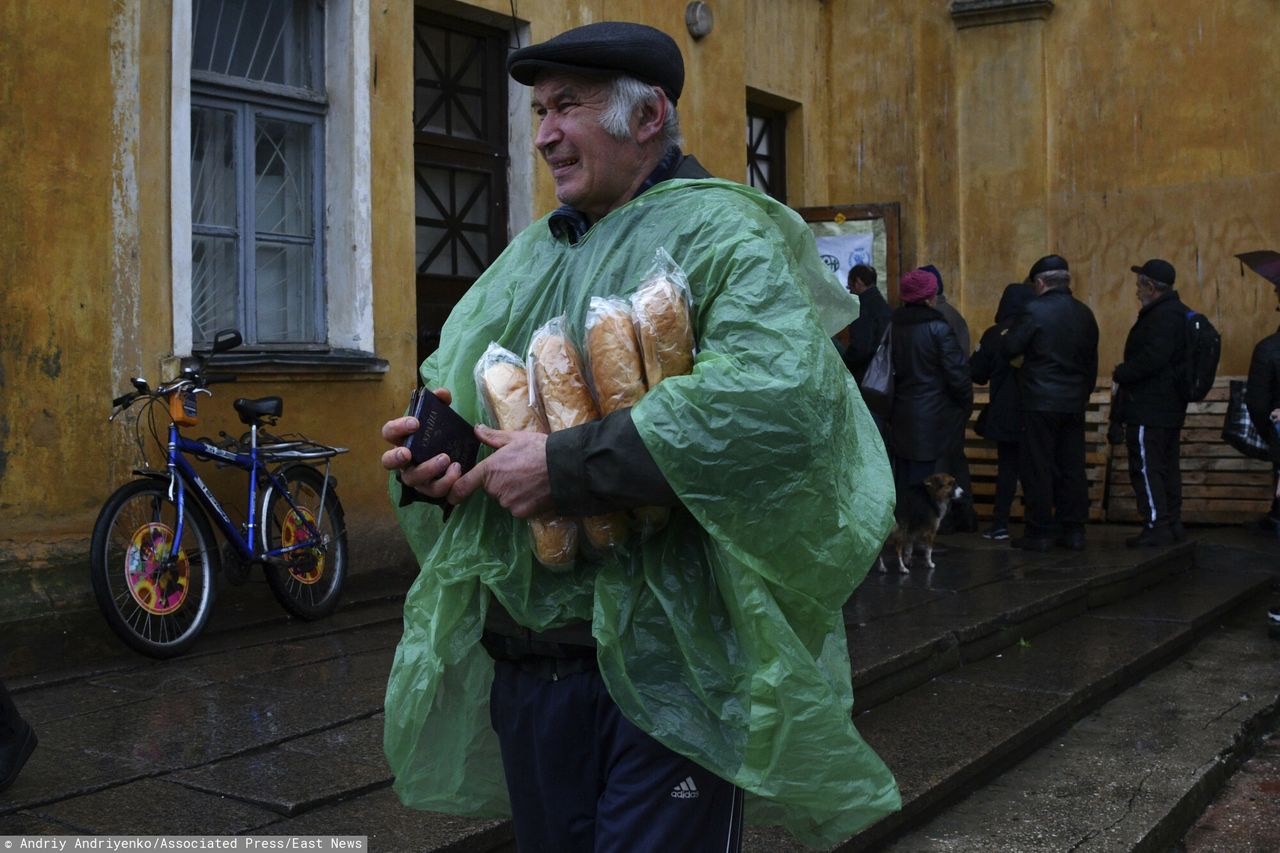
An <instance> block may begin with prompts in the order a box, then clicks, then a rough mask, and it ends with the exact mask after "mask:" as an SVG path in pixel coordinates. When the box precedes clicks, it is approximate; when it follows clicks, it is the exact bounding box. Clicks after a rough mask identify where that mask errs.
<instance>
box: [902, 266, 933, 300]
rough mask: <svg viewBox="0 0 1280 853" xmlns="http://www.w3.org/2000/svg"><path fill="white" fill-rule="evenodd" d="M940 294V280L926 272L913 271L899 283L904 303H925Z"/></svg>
mask: <svg viewBox="0 0 1280 853" xmlns="http://www.w3.org/2000/svg"><path fill="white" fill-rule="evenodd" d="M937 292H938V280H937V279H936V278H934V277H933V276H932V275H930V274H929V273H928V272H926V271H925V270H912V271H911V272H909V273H907V274H906V275H904V276H903V277H902V278H901V279H900V280H899V281H898V296H900V297H901V298H902V301H903V302H924V301H925V300H926V299H928V298H929V297H931V296H934V295H935V294H937Z"/></svg>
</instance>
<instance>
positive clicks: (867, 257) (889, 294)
mask: <svg viewBox="0 0 1280 853" xmlns="http://www.w3.org/2000/svg"><path fill="white" fill-rule="evenodd" d="M797 212H798V213H799V214H800V216H801V217H802V218H803V219H804V220H805V222H807V223H808V225H809V228H810V230H812V231H813V237H814V240H815V241H816V242H817V244H818V254H820V255H821V256H822V260H823V261H824V262H825V263H826V265H827V268H828V269H830V270H831V272H832V274H833V275H835V277H836V280H838V281H839V282H840V283H841V284H845V283H846V282H847V280H848V277H849V270H850V269H852V268H853V267H854V266H855V265H857V264H866V265H867V266H869V267H872V268H873V269H875V271H876V274H877V276H878V278H879V283H880V290H881V291H882V292H883V293H884V294H885V297H886V298H888V299H890V300H891V301H892V300H893V299H894V298H896V297H897V293H898V275H899V269H900V267H901V261H900V259H899V256H898V205H897V203H896V202H894V203H889V204H849V205H841V206H838V207H806V208H800V209H799V210H798V211H797Z"/></svg>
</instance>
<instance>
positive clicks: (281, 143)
mask: <svg viewBox="0 0 1280 853" xmlns="http://www.w3.org/2000/svg"><path fill="white" fill-rule="evenodd" d="M324 15H325V5H324V3H322V2H320V0H193V2H192V5H191V33H192V39H191V113H190V115H191V125H190V128H191V173H190V179H191V183H190V200H191V268H190V274H191V278H190V315H191V335H192V341H191V342H192V344H193V346H194V347H196V348H201V347H202V346H204V345H207V344H208V343H209V342H210V341H211V340H212V338H213V334H214V332H216V331H217V330H218V329H222V328H228V327H231V328H237V329H240V331H241V333H242V334H243V335H244V339H245V343H246V345H248V346H250V347H255V348H259V349H277V348H283V349H309V348H318V347H323V346H325V345H326V343H327V330H326V322H327V317H326V294H325V279H326V277H325V269H326V266H325V254H324V245H323V235H324V214H323V211H324V187H325V131H326V128H325V122H326V114H327V112H328V107H329V105H328V101H327V94H326V91H325V64H324V53H325V51H324V43H325V42H324V33H325V21H324Z"/></svg>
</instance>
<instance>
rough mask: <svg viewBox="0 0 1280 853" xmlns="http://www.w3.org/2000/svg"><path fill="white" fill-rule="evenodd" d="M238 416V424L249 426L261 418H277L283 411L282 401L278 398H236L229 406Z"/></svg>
mask: <svg viewBox="0 0 1280 853" xmlns="http://www.w3.org/2000/svg"><path fill="white" fill-rule="evenodd" d="M231 405H232V406H234V407H235V410H236V412H238V413H239V415H240V423H242V424H246V425H251V424H253V422H254V421H257V420H260V419H262V418H278V417H280V413H281V412H283V411H284V400H282V399H280V398H279V397H258V398H256V399H253V400H247V399H245V398H244V397H240V398H238V399H237V400H236V401H235V402H234V403H232V404H231Z"/></svg>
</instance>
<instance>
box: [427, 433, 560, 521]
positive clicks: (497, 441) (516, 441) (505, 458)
mask: <svg viewBox="0 0 1280 853" xmlns="http://www.w3.org/2000/svg"><path fill="white" fill-rule="evenodd" d="M476 437H477V438H479V439H480V440H481V441H482V442H484V443H485V444H487V445H488V446H489V447H492V448H494V450H495V451H496V452H494V453H491V454H490V455H489V456H488V457H486V458H485V459H484V460H482V461H481V462H480V463H479V464H478V465H476V467H474V468H472V469H471V470H470V471H468V472H467V474H466V476H464V477H461V478H459V479H457V480H456V482H455V483H454V484H453V488H452V489H450V490H449V503H452V504H458V503H462V501H464V500H466V499H467V498H468V497H470V496H471V494H472V492H474V491H475V490H476V489H479V488H483V489H484V490H485V491H486V492H488V493H489V495H491V496H492V497H494V498H496V499H497V501H498V503H500V504H501V505H502V506H503V508H504V509H507V510H509V511H510V512H511V514H512V515H514V516H515V517H516V518H531V517H533V516H536V515H542V514H544V513H547V512H550V511H552V510H553V509H554V508H555V507H554V505H553V504H552V502H551V479H550V477H549V475H548V473H547V437H546V436H545V435H544V434H542V433H540V432H507V431H504V430H500V429H490V428H489V427H486V426H484V425H480V426H477V427H476ZM442 482H443V481H442Z"/></svg>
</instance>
